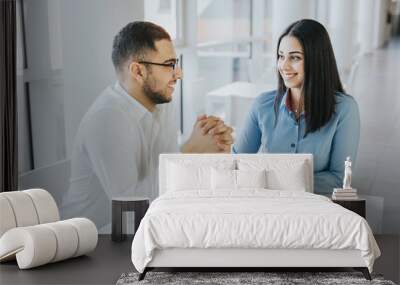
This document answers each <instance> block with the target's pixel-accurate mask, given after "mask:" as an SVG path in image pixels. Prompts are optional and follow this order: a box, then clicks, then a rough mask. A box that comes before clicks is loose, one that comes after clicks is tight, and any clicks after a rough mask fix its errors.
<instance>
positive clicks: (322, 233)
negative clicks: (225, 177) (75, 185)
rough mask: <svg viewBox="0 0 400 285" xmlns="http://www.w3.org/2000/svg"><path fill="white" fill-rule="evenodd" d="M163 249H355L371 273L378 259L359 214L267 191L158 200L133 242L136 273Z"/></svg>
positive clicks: (313, 198) (307, 196) (172, 195)
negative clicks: (359, 252) (358, 251)
mask: <svg viewBox="0 0 400 285" xmlns="http://www.w3.org/2000/svg"><path fill="white" fill-rule="evenodd" d="M164 248H274V249H282V248H286V249H288V248H289V249H300V248H301V249H358V250H360V251H361V255H362V258H363V259H364V260H365V263H366V266H367V267H368V268H369V270H370V271H371V272H372V267H373V263H374V260H375V259H376V258H377V257H379V256H380V251H379V248H378V246H377V244H376V241H375V239H374V237H373V234H372V231H371V229H370V228H369V226H368V223H367V222H366V220H365V219H364V218H362V217H361V216H359V215H357V214H355V213H353V212H351V211H349V210H347V209H344V208H342V207H341V206H339V205H337V204H335V203H333V202H332V201H330V200H329V199H328V198H327V197H324V196H320V195H316V194H312V193H307V192H299V191H278V190H275V191H270V190H266V189H247V190H241V191H229V190H228V189H227V190H226V191H218V193H216V192H210V193H207V192H204V191H202V192H199V191H196V190H193V191H181V192H168V193H166V194H164V195H162V196H160V197H159V198H158V199H156V200H155V201H154V202H153V203H152V204H151V206H150V208H149V210H148V212H147V213H146V216H145V217H144V218H143V220H142V222H141V224H140V226H139V229H138V231H137V233H136V235H135V237H134V240H133V243H132V262H133V264H134V266H135V267H136V269H137V270H138V271H139V272H143V270H144V268H145V267H146V265H147V264H148V263H149V262H150V261H151V260H152V256H153V252H154V250H155V249H164Z"/></svg>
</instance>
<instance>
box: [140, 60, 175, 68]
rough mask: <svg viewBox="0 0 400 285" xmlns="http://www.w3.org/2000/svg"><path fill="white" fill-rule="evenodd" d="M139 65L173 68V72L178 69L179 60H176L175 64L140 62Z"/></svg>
mask: <svg viewBox="0 0 400 285" xmlns="http://www.w3.org/2000/svg"><path fill="white" fill-rule="evenodd" d="M138 63H141V64H152V65H159V66H166V67H171V68H172V70H175V69H176V67H177V66H178V63H179V58H176V59H175V61H174V62H170V63H160V62H151V61H138Z"/></svg>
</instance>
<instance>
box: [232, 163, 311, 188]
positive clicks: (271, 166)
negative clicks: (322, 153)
mask: <svg viewBox="0 0 400 285" xmlns="http://www.w3.org/2000/svg"><path fill="white" fill-rule="evenodd" d="M238 168H239V169H240V170H261V169H266V172H267V179H266V180H267V182H268V183H267V188H268V189H274V190H291V191H307V189H309V188H310V187H309V185H310V183H312V181H311V182H309V181H308V175H307V174H308V164H307V163H306V161H304V160H287V159H285V160H283V159H276V160H269V161H266V160H261V159H257V160H245V159H240V160H238Z"/></svg>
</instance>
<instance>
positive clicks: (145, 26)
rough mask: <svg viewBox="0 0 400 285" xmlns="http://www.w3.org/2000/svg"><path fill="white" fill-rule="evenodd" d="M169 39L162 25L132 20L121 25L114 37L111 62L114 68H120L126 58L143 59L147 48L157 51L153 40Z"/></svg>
mask: <svg viewBox="0 0 400 285" xmlns="http://www.w3.org/2000/svg"><path fill="white" fill-rule="evenodd" d="M164 39H166V40H169V41H170V40H171V37H170V36H169V34H168V33H167V31H166V30H164V29H163V28H162V27H160V26H158V25H156V24H153V23H151V22H142V21H137V22H132V23H129V24H127V25H126V26H125V27H123V28H122V29H121V30H120V31H119V33H118V34H117V35H116V36H115V37H114V42H113V47H112V55H111V58H112V62H113V64H114V67H115V69H116V70H120V69H121V66H122V64H123V63H125V62H126V61H127V60H128V59H130V58H134V59H135V60H143V59H144V56H145V55H146V52H148V51H149V50H152V51H157V49H156V46H155V42H156V41H159V40H164Z"/></svg>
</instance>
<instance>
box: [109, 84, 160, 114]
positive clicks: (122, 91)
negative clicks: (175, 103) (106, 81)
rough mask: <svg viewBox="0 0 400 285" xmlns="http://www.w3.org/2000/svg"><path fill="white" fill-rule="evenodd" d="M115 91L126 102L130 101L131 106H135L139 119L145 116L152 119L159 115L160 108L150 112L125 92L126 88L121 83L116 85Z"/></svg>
mask: <svg viewBox="0 0 400 285" xmlns="http://www.w3.org/2000/svg"><path fill="white" fill-rule="evenodd" d="M114 89H115V91H116V92H117V93H118V94H120V95H122V96H123V97H124V98H125V99H126V100H128V101H129V102H130V103H131V104H132V105H131V106H134V108H135V114H136V115H137V116H138V118H139V119H141V118H143V117H144V116H145V115H150V116H151V117H153V116H158V115H159V113H160V108H159V106H157V105H156V106H155V109H154V111H153V112H150V111H149V110H147V109H146V108H145V107H144V106H143V105H142V104H141V103H140V102H139V101H137V100H136V99H135V98H134V97H132V96H131V95H129V93H128V92H127V91H126V90H125V88H124V87H122V85H121V83H120V82H119V81H117V82H116V83H115V85H114Z"/></svg>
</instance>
